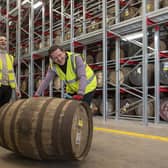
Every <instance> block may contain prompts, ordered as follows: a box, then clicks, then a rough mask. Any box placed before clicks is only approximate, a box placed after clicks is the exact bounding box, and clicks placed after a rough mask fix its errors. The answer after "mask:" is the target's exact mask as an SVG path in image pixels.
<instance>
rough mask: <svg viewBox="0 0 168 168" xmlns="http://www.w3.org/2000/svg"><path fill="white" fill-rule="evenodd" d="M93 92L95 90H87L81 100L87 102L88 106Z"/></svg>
mask: <svg viewBox="0 0 168 168" xmlns="http://www.w3.org/2000/svg"><path fill="white" fill-rule="evenodd" d="M94 93H95V90H94V91H92V92H89V93H87V94H85V95H84V97H83V100H82V101H84V102H86V103H88V105H89V106H90V104H91V101H92V98H93V96H94ZM69 95H71V96H73V95H75V94H69Z"/></svg>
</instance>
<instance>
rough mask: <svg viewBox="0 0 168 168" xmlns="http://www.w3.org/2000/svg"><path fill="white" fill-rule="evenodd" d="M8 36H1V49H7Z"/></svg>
mask: <svg viewBox="0 0 168 168" xmlns="http://www.w3.org/2000/svg"><path fill="white" fill-rule="evenodd" d="M6 44H7V43H6V37H4V36H0V49H3V50H4V49H6Z"/></svg>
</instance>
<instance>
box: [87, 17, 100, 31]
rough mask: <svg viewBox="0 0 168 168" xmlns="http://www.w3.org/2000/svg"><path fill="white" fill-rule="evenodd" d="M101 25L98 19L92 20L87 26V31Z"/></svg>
mask: <svg viewBox="0 0 168 168" xmlns="http://www.w3.org/2000/svg"><path fill="white" fill-rule="evenodd" d="M100 27H101V23H100V22H98V21H96V20H92V21H91V23H90V24H89V25H88V27H87V32H88V33H89V32H92V31H95V30H98V29H99V28H100Z"/></svg>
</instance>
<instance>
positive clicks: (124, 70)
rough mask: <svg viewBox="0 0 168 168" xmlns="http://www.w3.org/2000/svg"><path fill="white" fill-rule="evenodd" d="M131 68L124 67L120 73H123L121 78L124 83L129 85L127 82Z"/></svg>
mask: <svg viewBox="0 0 168 168" xmlns="http://www.w3.org/2000/svg"><path fill="white" fill-rule="evenodd" d="M131 69H132V68H131V67H124V68H123V69H122V70H121V71H122V73H123V78H124V83H125V84H127V85H129V84H130V82H129V78H128V77H129V73H130V72H131Z"/></svg>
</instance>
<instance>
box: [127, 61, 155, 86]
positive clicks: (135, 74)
mask: <svg viewBox="0 0 168 168" xmlns="http://www.w3.org/2000/svg"><path fill="white" fill-rule="evenodd" d="M153 71H154V70H153V64H148V84H151V83H152V82H153V75H154V74H153ZM128 79H129V82H130V83H131V84H132V85H134V86H142V82H143V81H142V67H141V66H139V67H137V68H136V69H135V70H134V71H132V72H130V74H129V76H128Z"/></svg>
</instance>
